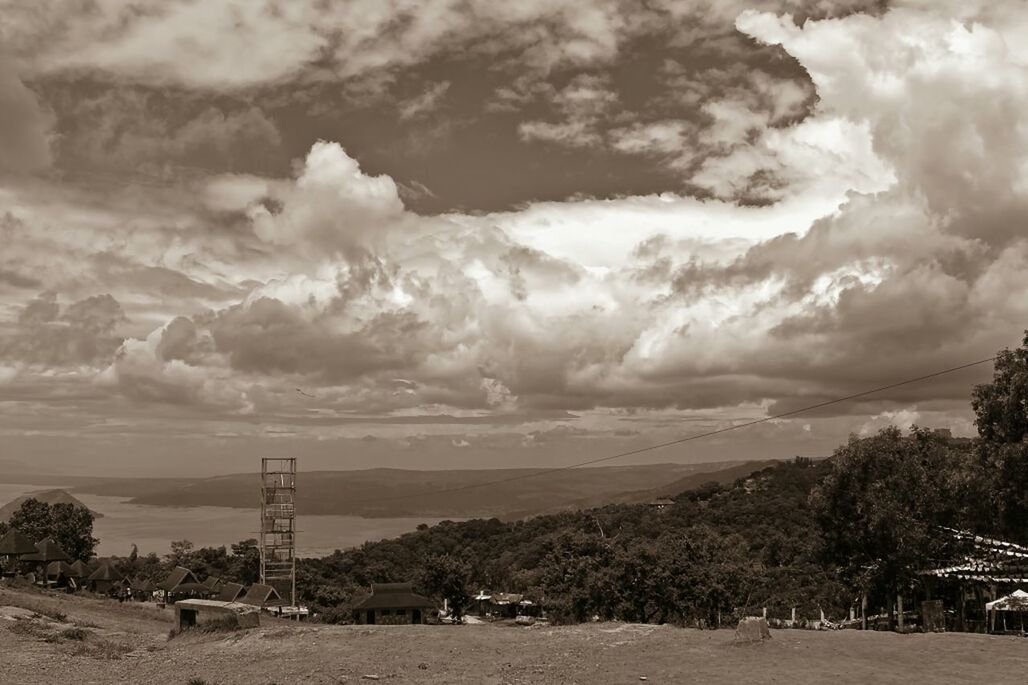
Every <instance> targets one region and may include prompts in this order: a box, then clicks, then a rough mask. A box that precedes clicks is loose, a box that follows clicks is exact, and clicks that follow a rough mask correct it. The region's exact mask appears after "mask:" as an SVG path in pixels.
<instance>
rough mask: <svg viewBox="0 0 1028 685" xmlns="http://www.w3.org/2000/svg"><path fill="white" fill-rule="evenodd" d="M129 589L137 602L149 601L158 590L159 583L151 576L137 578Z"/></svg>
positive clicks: (130, 584)
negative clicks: (151, 578) (150, 577)
mask: <svg viewBox="0 0 1028 685" xmlns="http://www.w3.org/2000/svg"><path fill="white" fill-rule="evenodd" d="M129 591H130V592H131V593H132V599H134V600H136V601H137V602H149V601H150V600H151V599H153V593H154V592H156V591H157V585H156V584H154V582H153V581H152V580H150V579H149V578H136V579H134V580H133V581H132V582H130V583H129Z"/></svg>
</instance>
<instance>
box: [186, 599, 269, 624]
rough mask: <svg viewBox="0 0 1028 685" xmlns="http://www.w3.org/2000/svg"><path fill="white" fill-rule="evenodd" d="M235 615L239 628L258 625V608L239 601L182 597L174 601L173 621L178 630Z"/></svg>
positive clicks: (259, 620)
mask: <svg viewBox="0 0 1028 685" xmlns="http://www.w3.org/2000/svg"><path fill="white" fill-rule="evenodd" d="M228 617H235V621H236V624H237V625H238V626H239V627H240V628H256V627H257V626H259V625H260V622H261V619H260V609H258V608H257V607H254V606H251V605H248V604H241V603H239V602H219V601H218V600H216V599H182V600H179V601H177V602H175V623H176V625H177V626H178V629H179V630H185V629H187V628H192V627H193V626H196V625H202V624H204V623H209V622H211V621H223V620H225V619H226V618H228Z"/></svg>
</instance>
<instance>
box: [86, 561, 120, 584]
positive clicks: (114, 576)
mask: <svg viewBox="0 0 1028 685" xmlns="http://www.w3.org/2000/svg"><path fill="white" fill-rule="evenodd" d="M124 579H125V576H123V575H121V574H120V573H119V572H118V571H117V569H115V568H114V567H113V566H111V565H110V564H100V566H99V568H97V569H96V570H95V571H93V572H92V573H90V574H89V580H105V581H110V582H114V581H117V580H124Z"/></svg>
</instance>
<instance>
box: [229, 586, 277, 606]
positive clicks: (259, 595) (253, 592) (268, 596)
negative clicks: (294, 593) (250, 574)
mask: <svg viewBox="0 0 1028 685" xmlns="http://www.w3.org/2000/svg"><path fill="white" fill-rule="evenodd" d="M281 601H282V595H280V594H278V590H276V589H275V588H273V587H271V586H270V585H261V584H260V583H254V584H253V585H251V586H250V589H249V590H247V591H246V594H245V595H243V596H242V597H240V598H239V602H241V603H242V604H252V605H253V606H256V607H263V606H268V605H270V604H272V603H274V602H281Z"/></svg>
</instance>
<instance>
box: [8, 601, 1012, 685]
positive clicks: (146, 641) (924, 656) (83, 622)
mask: <svg viewBox="0 0 1028 685" xmlns="http://www.w3.org/2000/svg"><path fill="white" fill-rule="evenodd" d="M22 607H27V608H29V609H30V610H33V611H36V612H40V613H31V612H30V611H24V610H23V609H22ZM171 618H172V610H171V609H170V608H169V609H165V610H163V611H160V610H158V609H156V607H155V606H154V605H152V604H150V605H140V604H126V605H119V604H118V603H116V602H112V601H109V600H96V599H88V598H85V597H77V596H66V595H64V596H55V595H49V594H40V593H33V592H27V591H19V590H10V589H6V590H5V589H0V673H3V674H4V680H5V682H11V683H19V684H21V685H36V684H39V685H42V684H44V683H47V684H48V683H150V684H152V685H163V684H165V683H167V684H169V685H183V684H184V683H189V682H202V683H209V684H210V685H252V684H253V683H301V682H302V683H310V684H311V685H319V684H323V685H328V684H337V683H362V682H372V681H376V680H378V681H386V682H389V683H395V684H396V685H400V684H402V683H419V684H422V685H434V684H442V683H490V684H495V685H500V684H501V683H523V684H526V685H528V684H532V685H534V684H544V683H545V684H550V683H597V684H600V685H604V684H606V683H638V682H640V681H643V680H646V681H648V682H652V683H684V682H726V683H735V682H740V683H745V682H789V683H793V684H794V685H821V684H822V683H827V682H831V683H834V684H836V685H865V684H866V683H871V682H940V683H941V682H945V683H953V684H956V685H959V684H961V683H975V684H977V683H983V682H984V683H996V684H998V685H1002V684H1005V683H1021V682H1023V679H1024V644H1023V643H1024V640H1023V639H1021V638H1017V637H994V636H986V635H973V634H966V633H949V634H945V633H944V634H928V635H897V634H895V633H886V632H866V633H865V632H859V631H852V630H847V631H833V632H816V631H803V630H790V631H787V630H778V631H774V632H773V634H772V635H773V637H772V639H771V640H769V641H767V642H765V643H763V644H758V645H736V644H734V643H733V634H732V631H730V630H720V631H710V630H706V631H699V630H690V629H681V628H673V627H671V626H655V625H636V624H630V623H590V624H585V625H580V626H564V627H552V626H546V625H536V626H531V627H513V626H504V625H468V626H332V625H317V624H295V623H290V622H285V621H276V620H274V619H267V618H262V625H261V626H260V627H259V628H254V629H250V630H242V631H235V632H229V633H214V634H202V633H193V634H183V635H179V636H178V637H175V638H173V639H169V638H168V629H169V628H170V627H171V622H170V621H171Z"/></svg>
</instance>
